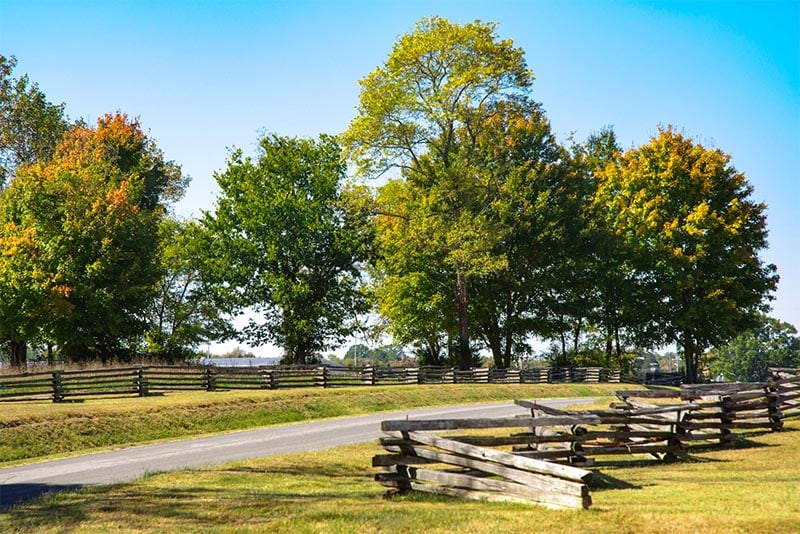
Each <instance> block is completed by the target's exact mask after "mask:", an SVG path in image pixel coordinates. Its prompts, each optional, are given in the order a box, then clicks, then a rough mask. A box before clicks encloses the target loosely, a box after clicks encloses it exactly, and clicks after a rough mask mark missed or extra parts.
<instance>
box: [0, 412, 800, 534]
mask: <svg viewBox="0 0 800 534" xmlns="http://www.w3.org/2000/svg"><path fill="white" fill-rule="evenodd" d="M798 436H800V422H798V421H797V420H795V421H793V422H790V423H789V424H788V425H787V428H786V430H785V431H783V432H778V433H766V434H752V435H749V434H739V435H738V440H737V447H736V448H734V449H730V450H718V451H712V452H703V453H698V454H693V455H692V456H691V457H690V459H689V461H687V462H682V463H673V464H663V465H648V466H640V467H626V468H610V467H606V468H603V469H602V470H601V471H600V472H597V473H596V474H595V480H594V481H593V483H592V496H593V500H594V504H593V506H592V508H591V509H589V510H580V511H564V510H548V509H545V508H541V507H534V506H525V505H518V504H499V503H479V502H473V501H462V500H458V499H449V498H444V497H435V496H431V495H422V494H415V495H407V496H402V497H394V498H392V499H385V498H383V497H382V495H383V488H381V487H380V486H379V485H378V484H376V483H375V482H373V480H372V476H373V473H374V470H373V469H372V468H371V467H370V458H371V456H372V455H374V454H376V453H379V452H381V449H380V447H379V446H378V445H377V444H374V443H373V444H363V445H357V446H348V447H341V448H338V449H334V450H331V451H324V452H319V453H307V454H294V455H283V456H275V457H270V458H263V459H258V460H247V461H241V462H237V463H232V464H229V465H225V466H220V467H216V468H212V469H204V470H190V471H183V472H179V473H164V474H154V475H151V476H148V477H145V478H143V479H140V480H138V481H136V482H134V483H129V484H122V485H118V486H114V487H106V488H88V489H85V490H82V491H78V492H71V493H62V494H58V495H55V496H52V497H49V498H46V499H44V500H42V501H39V502H37V503H33V504H30V505H27V506H23V507H18V508H15V509H13V510H12V511H11V512H8V513H4V514H1V513H0V530H2V531H10V532H14V531H17V532H37V533H38V532H110V531H124V532H159V533H160V532H181V533H184V532H204V533H205V532H291V533H304V532H326V533H327V532H354V533H356V532H358V533H361V532H426V533H428V532H431V533H445V532H470V533H476V534H480V533H492V534H497V533H500V532H503V533H515V532H520V533H529V532H532V531H535V532H558V533H573V532H574V533H581V534H585V533H587V532H591V533H601V534H602V533H615V534H616V533H650V532H655V533H670V534H674V533H693V534H703V533H732V532H741V533H748V534H750V533H760V532H780V533H783V532H798V531H800V491H798V486H797V480H798V467H797V466H798V465H800V448H799V447H797V446H796V444H797V441H798Z"/></svg>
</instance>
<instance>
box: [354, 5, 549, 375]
mask: <svg viewBox="0 0 800 534" xmlns="http://www.w3.org/2000/svg"><path fill="white" fill-rule="evenodd" d="M532 82H533V75H532V74H531V72H530V71H529V70H528V68H527V66H526V64H525V60H524V57H523V52H522V50H521V49H520V48H517V47H515V46H513V43H512V42H511V41H510V40H501V39H499V38H498V37H497V35H496V34H495V25H494V24H487V23H483V22H480V21H476V22H474V23H469V24H464V25H459V24H452V23H450V22H448V21H447V20H445V19H443V18H440V17H432V18H425V19H422V20H421V21H420V22H419V23H418V24H417V25H416V27H415V29H414V31H412V32H410V33H408V34H406V35H404V36H402V37H400V39H399V40H398V41H397V43H396V44H395V46H394V48H393V50H392V52H391V53H390V55H389V57H388V59H387V61H386V63H385V64H384V65H383V66H381V67H378V68H377V69H376V70H375V71H373V72H372V73H370V74H369V75H368V76H367V77H366V78H364V79H363V80H361V82H360V83H361V95H360V101H359V106H358V116H357V117H356V118H355V119H354V120H353V121H352V123H351V124H350V126H349V128H348V130H347V131H346V132H345V134H344V136H343V139H344V141H345V144H346V146H347V148H348V149H349V153H350V155H351V156H352V158H353V160H354V161H355V163H356V164H357V165H358V166H359V168H360V169H361V171H362V172H364V173H365V174H366V175H371V176H378V175H381V174H383V173H385V172H387V171H388V170H389V169H391V168H400V169H402V171H403V173H402V174H403V178H404V179H405V180H407V181H409V182H413V187H415V188H417V189H419V190H425V191H426V192H427V194H426V197H427V199H428V200H427V207H426V209H427V213H424V214H422V213H421V214H420V216H422V217H425V218H428V219H430V223H429V225H430V226H438V228H439V229H441V231H442V232H443V234H442V235H441V239H438V240H437V243H435V244H431V245H429V246H440V247H443V250H442V251H441V252H442V254H443V256H444V257H445V259H446V262H447V264H448V267H449V269H450V270H451V272H452V291H453V295H454V301H455V312H456V317H457V323H458V348H459V350H458V352H459V365H460V366H461V367H468V366H469V365H470V364H471V363H472V355H471V353H470V338H469V315H468V306H469V299H468V286H469V278H470V277H471V276H480V275H485V274H488V273H489V272H492V271H493V270H496V269H498V268H502V262H500V263H498V262H496V261H494V258H492V254H491V251H492V248H493V246H492V245H493V242H492V238H493V237H494V235H495V234H494V233H493V230H494V229H493V228H492V225H491V224H487V223H488V222H489V221H488V220H487V219H486V218H485V217H484V216H483V215H482V214H481V213H479V212H476V205H475V203H474V200H475V196H474V193H475V192H476V190H477V189H478V188H479V185H478V184H477V183H476V181H479V179H480V175H481V173H480V169H477V168H475V167H474V163H475V159H474V158H473V155H474V152H475V151H476V150H477V147H476V142H477V141H476V137H475V134H478V133H479V131H480V128H481V127H482V125H483V124H485V122H486V120H487V116H488V115H490V114H491V113H493V110H494V109H495V104H496V103H498V102H501V101H508V100H514V99H516V98H519V97H521V96H525V95H527V94H528V92H529V90H530V87H531V84H532Z"/></svg>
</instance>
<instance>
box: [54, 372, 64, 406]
mask: <svg viewBox="0 0 800 534" xmlns="http://www.w3.org/2000/svg"><path fill="white" fill-rule="evenodd" d="M63 400H64V384H63V377H62V376H61V371H53V402H61V401H63Z"/></svg>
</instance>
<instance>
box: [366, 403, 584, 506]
mask: <svg viewBox="0 0 800 534" xmlns="http://www.w3.org/2000/svg"><path fill="white" fill-rule="evenodd" d="M551 419H552V418H551ZM559 419H560V420H563V419H565V418H559ZM566 419H570V421H572V420H573V419H575V421H574V422H575V423H576V424H577V421H578V420H580V418H578V419H576V418H566ZM561 422H563V421H561ZM534 424H537V422H535V421H534V420H533V418H518V417H513V418H509V419H445V420H436V421H408V420H404V421H384V422H383V423H382V424H381V428H382V430H383V431H384V433H385V435H384V437H383V438H381V444H382V445H383V447H384V449H385V450H386V451H387V452H389V453H390V454H380V455H376V456H375V457H373V459H372V463H373V466H375V467H380V469H381V472H380V473H378V474H377V475H376V476H375V478H376V480H377V481H378V482H379V483H380V484H382V485H383V486H385V487H388V488H393V490H396V491H400V492H404V491H410V490H415V491H423V492H427V493H435V494H440V495H449V496H455V497H463V498H468V499H479V500H488V501H520V502H527V503H533V504H543V505H547V506H551V507H558V508H588V507H589V506H590V505H591V503H592V499H591V496H590V494H589V486H588V483H589V480H590V479H591V476H592V473H591V471H586V470H584V469H580V468H577V467H573V466H569V465H559V464H556V463H552V462H545V461H542V460H538V459H533V458H525V457H522V456H520V455H517V454H512V453H510V452H505V451H502V450H497V449H494V448H490V446H494V445H502V444H504V442H503V440H497V439H493V438H487V439H484V440H483V441H482V442H481V445H476V444H472V443H468V442H467V441H466V440H465V439H464V438H457V437H456V438H447V437H441V436H436V435H434V434H432V433H431V431H443V430H447V431H454V430H461V429H488V428H514V427H516V428H523V427H526V426H530V425H534Z"/></svg>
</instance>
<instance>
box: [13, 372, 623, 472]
mask: <svg viewBox="0 0 800 534" xmlns="http://www.w3.org/2000/svg"><path fill="white" fill-rule="evenodd" d="M619 388H620V385H619V384H593V385H588V384H544V385H499V384H490V385H444V386H443V385H425V386H383V387H369V388H366V387H364V388H341V389H295V390H273V391H241V392H215V393H206V392H186V393H170V394H167V395H165V396H154V397H145V398H139V397H122V398H120V397H116V398H105V399H99V398H95V399H90V400H87V401H85V402H78V403H59V404H54V403H52V402H49V401H39V402H26V403H7V404H0V465H3V464H5V465H9V464H10V463H16V462H20V461H29V460H32V459H42V458H46V457H52V456H55V455H65V454H75V453H80V452H86V451H93V450H97V449H101V448H108V447H120V446H126V445H132V444H136V443H148V442H153V441H159V440H170V439H179V438H184V437H190V436H198V435H205V434H212V433H218V432H228V431H234V430H242V429H247V428H255V427H261V426H268V425H276V424H284V423H291V422H297V421H307V420H314V419H323V418H330V417H341V416H346V415H360V414H366V413H374V412H381V411H391V410H400V409H407V408H416V407H428V406H442V405H447V404H463V403H473V402H492V401H512V400H514V399H516V398H526V399H536V398H546V397H577V396H603V395H611V394H613V392H614V391H615V390H617V389H619Z"/></svg>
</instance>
